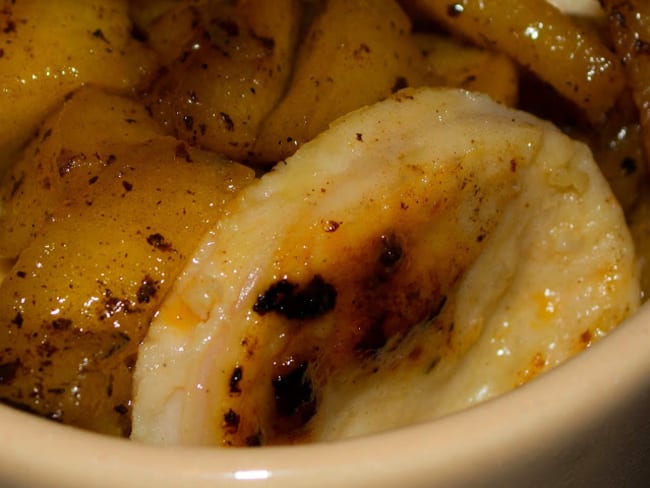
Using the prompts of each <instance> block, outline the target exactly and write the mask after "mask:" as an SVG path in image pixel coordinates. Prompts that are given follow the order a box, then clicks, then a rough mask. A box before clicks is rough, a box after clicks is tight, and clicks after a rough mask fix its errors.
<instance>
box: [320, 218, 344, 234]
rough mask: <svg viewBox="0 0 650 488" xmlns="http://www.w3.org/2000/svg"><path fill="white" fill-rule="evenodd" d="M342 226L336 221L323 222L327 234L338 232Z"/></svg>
mask: <svg viewBox="0 0 650 488" xmlns="http://www.w3.org/2000/svg"><path fill="white" fill-rule="evenodd" d="M340 225H341V224H340V223H339V222H337V221H336V220H326V221H324V222H323V230H324V231H325V232H336V231H337V230H338V228H339V226H340Z"/></svg>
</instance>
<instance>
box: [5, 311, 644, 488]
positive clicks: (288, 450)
mask: <svg viewBox="0 0 650 488" xmlns="http://www.w3.org/2000/svg"><path fill="white" fill-rule="evenodd" d="M647 346H650V303H648V304H645V305H643V306H642V307H641V308H640V310H639V311H637V312H636V313H635V314H634V315H632V316H631V317H629V318H628V319H627V320H625V321H624V322H623V323H622V324H621V325H620V326H619V327H618V328H617V329H615V330H614V331H612V332H611V333H610V334H609V335H608V336H607V337H606V338H604V339H603V340H601V341H599V342H597V343H596V344H594V345H592V346H591V347H589V348H588V349H587V350H585V351H583V352H582V353H581V354H579V355H577V356H576V357H574V358H572V359H570V360H568V361H567V362H565V363H564V364H562V365H560V366H558V367H556V368H554V369H553V370H551V371H548V372H546V373H545V374H543V375H541V376H540V377H538V378H535V379H534V380H532V381H530V382H529V383H527V384H526V385H523V386H522V387H520V388H518V389H516V390H514V391H512V392H509V393H506V394H504V395H502V396H500V397H497V398H495V399H492V400H488V401H486V402H484V403H482V404H479V405H476V406H474V407H471V408H468V409H466V410H463V411H461V412H457V413H454V414H451V415H448V416H445V417H442V418H439V419H437V420H434V421H431V422H426V423H422V424H418V425H412V426H409V427H404V428H400V429H396V430H392V431H387V432H383V433H378V434H373V435H369V436H364V437H359V438H354V439H347V440H342V441H336V442H330V443H318V444H312V445H303V446H282V447H263V448H230V449H218V448H187V447H184V448H179V447H171V448H170V447H157V446H149V445H144V444H141V443H138V442H135V441H130V440H126V439H117V438H110V437H107V436H102V435H100V434H95V433H91V432H86V431H82V430H80V429H75V428H72V427H68V426H63V425H60V424H56V423H54V422H51V421H48V420H44V419H41V418H38V417H35V416H33V415H30V414H27V413H24V412H20V411H16V410H13V409H11V408H9V407H5V406H1V405H0V426H2V430H3V434H4V439H5V447H4V448H3V449H0V484H2V483H4V482H9V483H15V484H16V485H24V486H50V487H64V486H71V485H77V486H89V487H90V486H93V487H109V486H111V487H112V486H116V485H117V484H118V483H120V484H122V485H123V484H125V483H126V484H128V485H129V486H152V485H155V486H159V487H167V486H170V487H171V486H185V485H187V486H196V487H202V486H215V484H218V485H219V486H238V487H240V486H241V483H242V482H243V481H246V482H248V483H251V482H252V483H254V482H261V483H264V484H265V486H283V487H285V488H286V486H287V485H288V484H290V482H292V481H293V482H295V481H297V480H301V479H302V480H305V479H309V480H310V482H309V484H310V486H332V485H334V484H337V483H339V484H340V483H344V484H345V486H367V485H369V486H377V487H383V486H395V485H400V486H405V485H408V486H418V485H419V484H422V482H423V481H422V480H428V481H429V482H435V483H440V484H442V485H446V484H449V483H456V482H458V480H466V481H468V482H471V481H472V479H479V478H476V476H479V473H485V472H486V471H485V470H486V469H492V470H494V469H495V464H496V465H499V466H502V467H507V466H508V465H511V464H513V463H515V464H516V463H519V464H521V463H522V462H524V459H522V456H523V457H526V456H528V457H530V456H532V457H534V456H536V455H537V454H539V453H540V452H542V451H543V450H544V449H546V448H547V446H553V445H558V444H562V443H563V442H564V440H565V439H569V438H571V437H573V436H576V435H580V433H581V432H584V431H585V429H589V428H590V427H591V426H592V425H594V423H595V422H598V421H599V420H602V418H606V417H607V415H609V414H611V413H613V412H615V411H616V410H617V409H620V408H621V404H622V403H624V402H626V401H629V399H630V398H631V394H632V393H633V392H635V391H637V390H639V388H648V387H650V379H649V378H650V354H648V352H647V350H648V347H647ZM622 351H624V353H625V354H624V359H625V360H624V361H623V360H621V357H622V356H621V353H622ZM632 396H633V395H632ZM559 399H561V401H558V400H559ZM595 405H596V406H598V408H594V406H595ZM586 407H589V408H586ZM549 426H556V427H557V428H550V427H549ZM486 454H489V455H486ZM36 456H38V462H35V457H36ZM459 459H462V460H463V462H457V460H459ZM468 463H469V464H468ZM467 466H472V469H471V470H468V469H467ZM497 467H498V466H497ZM473 472H474V473H477V474H472V473H473Z"/></svg>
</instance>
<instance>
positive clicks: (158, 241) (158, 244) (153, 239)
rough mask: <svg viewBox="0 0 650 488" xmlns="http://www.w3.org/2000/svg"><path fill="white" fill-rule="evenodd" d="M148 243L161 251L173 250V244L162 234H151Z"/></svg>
mask: <svg viewBox="0 0 650 488" xmlns="http://www.w3.org/2000/svg"><path fill="white" fill-rule="evenodd" d="M147 243H148V244H149V245H150V246H153V247H155V248H156V249H158V250H160V251H171V250H172V245H171V243H169V242H167V241H166V240H165V237H164V236H163V235H162V234H158V233H155V234H150V235H149V236H148V237H147Z"/></svg>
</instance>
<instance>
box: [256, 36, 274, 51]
mask: <svg viewBox="0 0 650 488" xmlns="http://www.w3.org/2000/svg"><path fill="white" fill-rule="evenodd" d="M251 35H252V37H253V39H255V40H256V41H257V42H259V43H260V44H261V45H262V47H263V48H264V49H267V50H269V51H272V50H273V49H274V48H275V39H273V38H271V37H265V36H259V35H257V34H256V33H255V32H251Z"/></svg>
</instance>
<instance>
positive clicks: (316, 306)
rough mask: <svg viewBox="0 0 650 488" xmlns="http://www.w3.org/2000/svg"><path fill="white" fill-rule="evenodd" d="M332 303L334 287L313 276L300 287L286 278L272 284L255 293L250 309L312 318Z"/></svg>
mask: <svg viewBox="0 0 650 488" xmlns="http://www.w3.org/2000/svg"><path fill="white" fill-rule="evenodd" d="M335 306H336V289H335V288H334V286H332V285H331V284H329V283H327V282H326V281H325V280H324V279H323V278H322V277H321V276H320V275H316V276H314V277H313V278H312V280H311V281H310V282H309V283H308V284H307V285H306V286H305V287H304V288H302V289H299V287H298V285H296V284H294V283H291V282H290V281H289V280H287V279H282V280H279V281H276V282H275V283H273V284H272V285H271V286H270V287H269V288H268V289H267V290H266V291H265V292H264V293H263V294H262V295H258V297H257V301H256V302H255V305H253V311H255V312H257V313H258V314H260V315H264V314H266V313H269V312H276V313H278V314H279V315H282V316H284V317H286V318H288V319H313V318H316V317H320V316H322V315H324V314H326V313H327V312H329V311H331V310H333V309H334V307H335Z"/></svg>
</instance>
